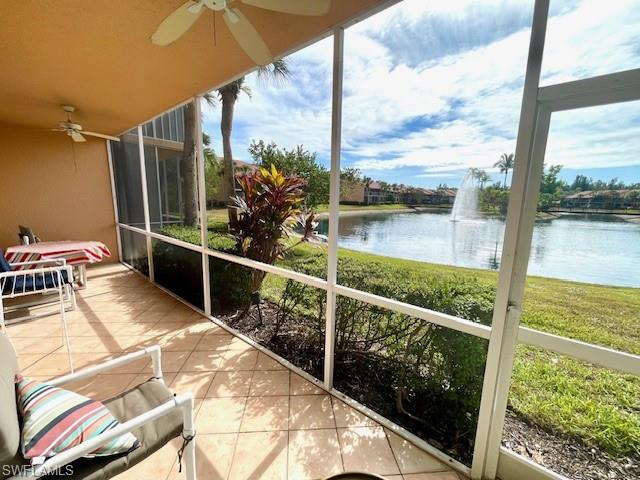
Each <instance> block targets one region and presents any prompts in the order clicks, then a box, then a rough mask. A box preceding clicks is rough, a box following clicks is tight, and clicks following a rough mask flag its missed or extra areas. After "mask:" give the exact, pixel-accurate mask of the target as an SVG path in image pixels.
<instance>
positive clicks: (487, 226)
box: [320, 212, 640, 287]
mask: <svg viewBox="0 0 640 480" xmlns="http://www.w3.org/2000/svg"><path fill="white" fill-rule="evenodd" d="M504 229H505V223H504V218H502V217H497V216H487V217H485V218H481V219H477V220H470V221H464V222H451V221H450V219H449V214H448V213H444V212H416V213H381V214H367V215H353V214H351V215H348V216H344V217H341V218H340V229H339V245H340V246H341V247H344V248H350V249H353V250H360V251H364V252H371V253H377V254H380V255H387V256H391V257H397V258H406V259H413V260H422V261H426V262H434V263H441V264H447V265H456V266H462V267H473V268H484V269H491V270H497V269H499V268H500V255H501V252H502V241H503V237H504ZM320 230H321V233H325V232H326V230H327V221H326V220H325V221H323V222H322V223H321V226H320ZM639 272H640V224H637V223H631V222H627V221H624V220H622V219H620V218H618V217H615V216H612V215H562V216H559V217H557V218H553V219H547V220H539V221H537V222H536V225H535V229H534V234H533V244H532V249H531V258H530V263H529V274H531V275H541V276H547V277H555V278H562V279H566V280H575V281H582V282H589V283H600V284H606V285H620V286H635V287H638V286H640V273H639Z"/></svg>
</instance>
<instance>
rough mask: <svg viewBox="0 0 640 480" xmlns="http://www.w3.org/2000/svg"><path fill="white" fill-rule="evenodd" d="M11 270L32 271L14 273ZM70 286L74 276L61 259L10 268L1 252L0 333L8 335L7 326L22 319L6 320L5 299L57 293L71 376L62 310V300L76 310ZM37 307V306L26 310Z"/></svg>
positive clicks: (19, 264) (28, 263)
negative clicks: (69, 303) (16, 268)
mask: <svg viewBox="0 0 640 480" xmlns="http://www.w3.org/2000/svg"><path fill="white" fill-rule="evenodd" d="M14 267H23V268H24V267H31V268H28V269H24V270H15V269H14ZM33 267H35V268H33ZM72 282H73V273H72V271H71V267H70V266H67V264H66V261H65V260H64V259H58V260H37V261H32V262H20V263H13V264H10V263H9V262H8V261H7V259H6V258H5V256H4V252H3V251H2V250H0V331H2V332H3V333H7V328H6V326H7V324H11V323H17V322H19V321H22V320H24V318H25V317H21V318H18V319H12V320H5V306H4V300H5V299H9V298H17V297H24V296H27V295H36V294H49V293H57V294H58V299H59V302H60V318H61V322H62V333H63V335H64V342H65V345H66V346H67V355H68V357H69V368H70V370H71V371H72V372H73V359H72V358H71V348H70V346H69V335H68V332H67V318H66V309H65V297H66V298H68V299H70V300H71V304H72V308H75V292H74V290H73V283H72ZM37 304H38V303H37V302H36V303H33V304H28V305H26V306H33V305H37ZM38 316H42V315H38ZM26 318H32V317H26Z"/></svg>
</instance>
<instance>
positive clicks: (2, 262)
mask: <svg viewBox="0 0 640 480" xmlns="http://www.w3.org/2000/svg"><path fill="white" fill-rule="evenodd" d="M12 270H13V268H11V265H10V264H9V261H8V260H7V258H6V257H5V256H4V251H2V249H0V273H2V272H11V271H12Z"/></svg>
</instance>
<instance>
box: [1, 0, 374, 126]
mask: <svg viewBox="0 0 640 480" xmlns="http://www.w3.org/2000/svg"><path fill="white" fill-rule="evenodd" d="M183 1H184V0H90V1H87V0H3V1H2V7H1V8H0V122H6V123H15V124H22V125H29V126H33V127H38V128H49V127H53V126H55V125H56V124H57V122H58V121H60V120H63V119H64V114H63V112H62V110H61V108H60V105H61V104H72V105H74V106H76V108H77V112H76V114H75V115H74V117H73V118H74V120H77V121H78V122H80V123H82V124H83V126H84V127H85V129H88V130H93V131H99V132H103V133H109V134H117V133H120V132H122V131H124V130H125V129H127V128H129V127H131V126H133V125H135V124H137V123H140V122H142V121H144V120H147V119H149V118H151V117H152V116H154V115H157V114H159V113H161V112H162V111H164V110H166V109H168V108H170V107H172V106H174V105H176V104H178V103H180V102H182V101H184V100H186V99H188V98H189V97H191V96H193V95H195V94H198V93H201V92H203V91H206V90H208V89H210V88H213V87H216V86H219V85H221V84H222V83H224V82H225V81H226V80H228V79H231V78H232V77H234V76H236V75H238V74H240V73H242V72H245V71H247V70H248V69H250V68H251V67H252V65H251V61H250V60H249V59H248V57H247V56H246V55H245V54H244V53H243V52H242V51H241V50H240V48H239V47H238V45H237V44H236V42H235V41H234V40H233V38H232V37H231V36H230V34H229V32H228V30H227V29H226V27H225V25H224V23H223V22H222V21H220V20H221V19H220V17H219V16H216V19H215V25H216V29H215V42H214V29H213V23H214V21H213V14H212V12H207V13H206V14H205V15H203V17H202V18H200V20H199V21H198V22H197V23H196V25H194V27H192V28H191V30H190V31H189V32H188V33H187V34H186V35H185V36H184V37H183V38H181V39H180V40H179V41H177V42H176V43H174V44H173V45H170V46H168V47H158V46H155V45H153V44H151V42H150V41H149V37H150V35H151V34H152V33H153V31H154V30H155V28H156V27H157V25H158V24H159V23H160V22H161V21H162V19H163V18H164V17H165V16H166V15H168V14H169V13H170V12H172V11H173V10H174V9H175V8H177V7H178V6H180V5H181V4H182V3H183ZM300 1H303V0H300ZM377 4H379V0H333V2H332V7H331V11H330V12H329V13H328V14H327V15H326V16H323V17H301V16H293V15H286V14H279V13H275V12H270V11H267V10H262V9H258V8H254V7H250V6H245V5H242V4H240V2H239V1H234V2H232V5H233V6H234V7H238V8H240V9H241V10H242V11H243V12H244V13H245V15H246V16H247V17H248V18H249V19H250V21H251V22H252V23H253V24H254V25H255V26H256V28H257V29H258V30H259V31H260V32H261V33H262V34H263V37H264V38H265V40H266V42H267V44H268V45H269V47H270V48H271V51H272V52H273V53H274V54H276V55H281V54H283V53H285V52H288V51H290V50H292V49H294V48H296V47H297V46H299V45H302V44H305V43H306V42H308V41H310V40H311V39H314V38H317V37H318V36H320V35H322V34H323V33H324V32H327V31H328V30H330V29H331V28H332V27H334V26H335V25H338V24H341V23H343V22H345V21H348V20H351V19H353V18H355V17H358V16H360V15H363V14H365V13H366V12H367V11H368V10H370V9H371V8H374V7H375V6H376V5H377Z"/></svg>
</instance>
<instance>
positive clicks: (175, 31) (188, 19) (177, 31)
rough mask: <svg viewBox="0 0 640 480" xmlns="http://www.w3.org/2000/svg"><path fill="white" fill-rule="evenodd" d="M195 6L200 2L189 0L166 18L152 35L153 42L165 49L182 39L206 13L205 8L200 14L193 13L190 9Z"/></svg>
mask: <svg viewBox="0 0 640 480" xmlns="http://www.w3.org/2000/svg"><path fill="white" fill-rule="evenodd" d="M194 5H198V2H193V1H191V0H189V1H188V2H186V3H184V4H183V5H182V6H181V7H179V8H178V9H177V10H175V11H174V12H173V13H171V14H170V15H169V16H168V17H167V18H165V19H164V20H163V21H162V23H160V25H158V28H157V29H156V31H155V32H154V33H153V35H151V42H152V43H154V44H156V45H160V46H161V47H164V46H166V45H169V44H171V43H173V42H175V41H176V40H177V39H178V38H180V37H181V36H182V35H183V34H184V33H185V32H186V31H187V30H189V29H190V28H191V26H192V25H193V24H194V23H195V22H196V20H198V18H200V15H202V13H203V12H204V11H205V9H204V8H201V9H200V10H199V11H198V12H196V13H193V12H192V11H191V10H190V8H191V7H193V6H194Z"/></svg>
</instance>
